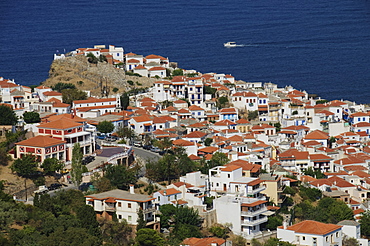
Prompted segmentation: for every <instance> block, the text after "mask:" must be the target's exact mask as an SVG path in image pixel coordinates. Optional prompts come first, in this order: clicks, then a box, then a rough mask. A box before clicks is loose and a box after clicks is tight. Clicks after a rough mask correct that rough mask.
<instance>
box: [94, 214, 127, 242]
mask: <svg viewBox="0 0 370 246" xmlns="http://www.w3.org/2000/svg"><path fill="white" fill-rule="evenodd" d="M99 224H100V229H101V232H102V236H103V239H104V241H105V242H109V243H113V244H115V245H122V246H123V245H130V243H131V241H132V237H131V233H132V227H131V226H130V225H129V224H128V223H127V221H126V220H122V221H121V222H117V221H108V220H105V219H100V220H99Z"/></svg>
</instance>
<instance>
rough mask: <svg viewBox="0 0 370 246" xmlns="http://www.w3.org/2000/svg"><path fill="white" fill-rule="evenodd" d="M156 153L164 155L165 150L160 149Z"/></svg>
mask: <svg viewBox="0 0 370 246" xmlns="http://www.w3.org/2000/svg"><path fill="white" fill-rule="evenodd" d="M158 154H160V155H164V154H166V151H165V150H161V151H159V152H158Z"/></svg>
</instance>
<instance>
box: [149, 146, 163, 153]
mask: <svg viewBox="0 0 370 246" xmlns="http://www.w3.org/2000/svg"><path fill="white" fill-rule="evenodd" d="M150 151H152V152H154V153H159V151H161V149H160V148H158V147H152V148H150Z"/></svg>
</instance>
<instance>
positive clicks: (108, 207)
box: [104, 205, 116, 212]
mask: <svg viewBox="0 0 370 246" xmlns="http://www.w3.org/2000/svg"><path fill="white" fill-rule="evenodd" d="M104 210H105V211H113V212H114V211H116V208H115V207H114V206H109V205H105V207H104Z"/></svg>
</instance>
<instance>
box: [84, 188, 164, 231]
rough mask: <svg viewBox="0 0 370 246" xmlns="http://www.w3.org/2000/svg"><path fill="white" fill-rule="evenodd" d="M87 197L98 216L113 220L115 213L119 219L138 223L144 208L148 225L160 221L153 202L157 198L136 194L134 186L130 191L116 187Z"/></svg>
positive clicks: (88, 202) (87, 202) (134, 223)
mask: <svg viewBox="0 0 370 246" xmlns="http://www.w3.org/2000/svg"><path fill="white" fill-rule="evenodd" d="M85 198H86V204H87V205H90V206H92V207H93V208H94V210H95V212H96V214H97V217H103V218H106V219H109V220H111V219H112V218H113V215H114V213H115V214H116V215H117V219H118V221H120V222H121V221H122V220H123V219H125V220H126V221H127V222H128V223H129V224H130V225H137V224H138V222H137V221H138V211H139V210H142V211H143V214H144V220H145V221H146V222H147V226H149V225H154V224H155V223H156V222H159V219H158V218H156V216H155V213H156V208H155V206H154V204H153V200H154V199H155V198H153V197H151V196H148V195H142V194H135V192H134V187H133V186H131V187H130V192H128V191H124V190H118V189H116V190H111V191H107V192H103V193H98V194H93V195H89V196H85ZM154 227H155V226H154Z"/></svg>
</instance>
